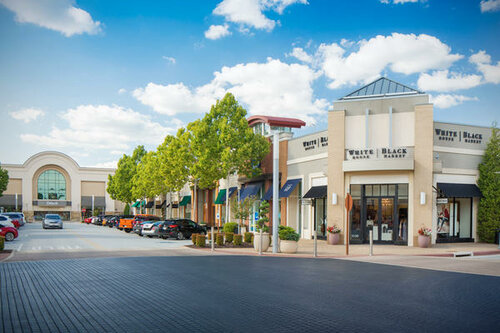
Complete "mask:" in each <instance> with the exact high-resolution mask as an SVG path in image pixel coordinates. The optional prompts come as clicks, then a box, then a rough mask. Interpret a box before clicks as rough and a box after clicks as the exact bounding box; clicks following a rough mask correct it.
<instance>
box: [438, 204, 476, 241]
mask: <svg viewBox="0 0 500 333" xmlns="http://www.w3.org/2000/svg"><path fill="white" fill-rule="evenodd" d="M438 200H439V201H441V202H443V201H446V200H447V201H448V202H443V203H439V204H437V228H436V229H437V239H436V241H437V242H454V241H463V240H468V241H470V240H472V199H471V198H439V199H438Z"/></svg>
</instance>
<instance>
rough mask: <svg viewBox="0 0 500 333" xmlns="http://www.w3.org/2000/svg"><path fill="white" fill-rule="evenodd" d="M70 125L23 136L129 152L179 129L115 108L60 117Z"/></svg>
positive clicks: (83, 109) (88, 108)
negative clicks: (39, 133) (137, 145)
mask: <svg viewBox="0 0 500 333" xmlns="http://www.w3.org/2000/svg"><path fill="white" fill-rule="evenodd" d="M61 118H62V119H63V120H64V121H66V122H67V125H65V126H61V127H57V126H54V127H53V128H52V129H51V130H50V131H49V132H48V134H41V135H38V134H21V140H22V141H24V142H27V143H30V144H34V145H40V146H45V147H50V148H53V149H59V148H79V149H82V150H84V151H95V150H99V149H107V150H113V151H119V150H121V151H127V150H130V149H131V148H132V147H133V146H134V145H135V144H139V143H140V144H155V145H157V144H160V143H161V142H162V141H163V139H164V137H165V135H166V134H168V133H175V131H176V130H177V129H176V128H168V127H164V126H162V125H160V124H158V123H156V122H154V121H152V120H151V118H150V117H148V116H146V115H144V114H141V113H139V112H135V111H133V110H131V109H125V108H122V107H119V106H116V105H113V106H108V105H80V106H78V107H76V108H74V109H69V110H67V111H66V112H64V113H63V114H62V115H61Z"/></svg>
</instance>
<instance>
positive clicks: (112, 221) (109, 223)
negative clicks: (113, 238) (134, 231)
mask: <svg viewBox="0 0 500 333" xmlns="http://www.w3.org/2000/svg"><path fill="white" fill-rule="evenodd" d="M117 218H119V217H118V216H117V215H113V216H110V217H109V218H107V219H106V226H108V227H110V228H113V227H114V226H115V223H116V219H117Z"/></svg>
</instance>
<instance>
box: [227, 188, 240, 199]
mask: <svg viewBox="0 0 500 333" xmlns="http://www.w3.org/2000/svg"><path fill="white" fill-rule="evenodd" d="M237 191H238V188H237V187H236V186H235V187H230V188H229V197H230V198H231V196H232V195H233V194H234V193H236V192H237Z"/></svg>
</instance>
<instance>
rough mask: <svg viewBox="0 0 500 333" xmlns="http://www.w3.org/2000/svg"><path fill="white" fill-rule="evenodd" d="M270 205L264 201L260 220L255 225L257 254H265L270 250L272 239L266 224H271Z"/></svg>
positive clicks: (261, 205)
mask: <svg viewBox="0 0 500 333" xmlns="http://www.w3.org/2000/svg"><path fill="white" fill-rule="evenodd" d="M268 214H269V203H268V202H267V201H266V200H264V201H262V202H261V203H260V206H259V219H258V220H257V223H256V225H255V230H256V231H257V233H255V235H254V237H253V247H254V249H255V251H257V252H259V253H260V252H265V251H267V249H268V248H269V244H270V243H271V242H270V238H269V232H268V231H269V227H268V226H267V225H266V223H268V222H269V217H267V215H268Z"/></svg>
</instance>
